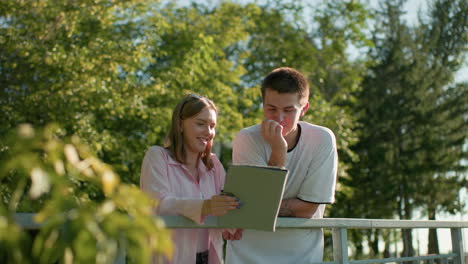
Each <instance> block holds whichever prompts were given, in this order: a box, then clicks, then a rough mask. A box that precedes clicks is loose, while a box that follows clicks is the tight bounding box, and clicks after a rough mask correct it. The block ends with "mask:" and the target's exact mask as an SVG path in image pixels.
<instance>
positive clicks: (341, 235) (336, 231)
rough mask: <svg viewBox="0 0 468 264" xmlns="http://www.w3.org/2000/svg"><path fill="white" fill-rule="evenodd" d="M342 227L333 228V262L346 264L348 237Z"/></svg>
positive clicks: (347, 260)
mask: <svg viewBox="0 0 468 264" xmlns="http://www.w3.org/2000/svg"><path fill="white" fill-rule="evenodd" d="M346 231H347V229H346V228H343V227H339V228H333V260H334V261H335V262H336V263H339V264H348V263H349V259H348V235H347V233H346Z"/></svg>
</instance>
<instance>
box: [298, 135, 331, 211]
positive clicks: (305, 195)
mask: <svg viewBox="0 0 468 264" xmlns="http://www.w3.org/2000/svg"><path fill="white" fill-rule="evenodd" d="M321 142H322V143H321V147H320V149H319V152H318V154H315V155H317V157H318V158H316V159H313V160H312V161H311V163H310V165H309V168H308V172H307V176H306V178H305V180H304V182H303V184H302V186H301V189H300V191H299V194H298V196H297V197H298V198H299V199H302V200H305V201H309V202H313V203H321V204H327V203H333V202H334V201H335V186H336V174H337V168H338V154H337V150H336V141H335V136H334V135H333V132H331V131H329V133H327V134H324V135H323V136H322V138H321Z"/></svg>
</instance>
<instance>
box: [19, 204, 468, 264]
mask: <svg viewBox="0 0 468 264" xmlns="http://www.w3.org/2000/svg"><path fill="white" fill-rule="evenodd" d="M33 217H34V214H29V213H18V214H16V216H15V218H16V221H17V223H19V224H20V225H21V226H22V227H23V228H25V229H39V228H40V225H39V224H37V223H35V222H34V220H33ZM160 217H161V218H162V219H163V220H164V222H165V223H166V226H167V227H168V228H223V227H222V226H219V225H218V221H217V219H216V217H207V218H206V219H205V221H204V223H203V224H201V225H197V224H195V223H194V222H192V221H191V220H189V219H187V218H185V217H181V216H160ZM276 228H277V229H313V228H329V229H331V230H332V240H333V261H329V262H321V263H322V264H348V263H349V264H369V263H390V262H393V263H403V262H412V263H420V262H421V261H427V262H428V263H433V262H434V261H435V260H440V262H441V263H446V264H448V263H451V264H452V263H453V264H468V263H467V261H466V260H465V258H467V257H468V254H467V253H465V249H464V244H463V236H462V229H463V228H468V221H438V220H427V221H419V220H381V219H354V218H323V219H306V218H286V217H280V218H278V220H277V223H276ZM416 228H435V229H437V228H449V229H450V232H451V240H452V253H449V254H438V255H428V256H412V257H399V258H383V259H366V260H350V259H349V256H348V236H347V230H348V229H416ZM116 263H118V264H122V263H125V250H124V249H122V250H121V251H120V254H119V257H118V259H117V260H116Z"/></svg>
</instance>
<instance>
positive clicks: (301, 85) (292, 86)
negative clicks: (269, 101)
mask: <svg viewBox="0 0 468 264" xmlns="http://www.w3.org/2000/svg"><path fill="white" fill-rule="evenodd" d="M266 89H271V90H273V91H277V92H278V93H297V94H298V95H299V99H300V100H302V99H303V98H305V99H306V100H307V101H308V100H309V83H308V82H307V79H306V78H305V76H304V75H303V74H302V73H300V72H299V71H298V70H296V69H293V68H288V67H281V68H277V69H274V70H273V71H271V72H270V73H269V74H268V75H267V76H266V77H265V79H263V82H262V97H263V98H265V91H266Z"/></svg>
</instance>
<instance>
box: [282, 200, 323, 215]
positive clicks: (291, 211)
mask: <svg viewBox="0 0 468 264" xmlns="http://www.w3.org/2000/svg"><path fill="white" fill-rule="evenodd" d="M319 205H320V204H317V203H312V202H306V201H303V200H300V199H298V198H288V199H283V200H282V201H281V207H280V211H279V214H278V216H283V217H301V218H311V217H312V216H313V215H314V214H315V212H316V211H317V208H318V207H319Z"/></svg>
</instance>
